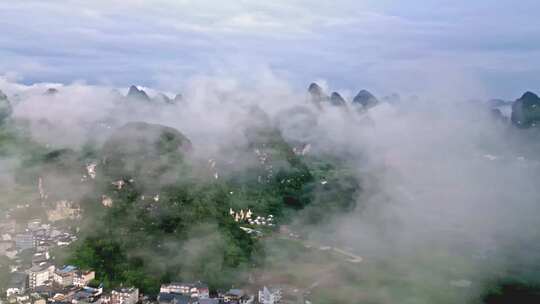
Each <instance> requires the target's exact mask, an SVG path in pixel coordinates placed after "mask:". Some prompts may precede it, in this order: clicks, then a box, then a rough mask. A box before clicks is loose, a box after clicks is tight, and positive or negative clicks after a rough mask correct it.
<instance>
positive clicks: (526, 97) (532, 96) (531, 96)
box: [520, 91, 539, 99]
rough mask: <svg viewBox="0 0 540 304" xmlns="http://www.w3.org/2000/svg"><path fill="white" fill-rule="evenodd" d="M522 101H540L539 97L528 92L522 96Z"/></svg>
mask: <svg viewBox="0 0 540 304" xmlns="http://www.w3.org/2000/svg"><path fill="white" fill-rule="evenodd" d="M520 99H539V97H538V95H536V94H534V93H533V92H531V91H527V92H525V93H524V94H523V96H521V98H520Z"/></svg>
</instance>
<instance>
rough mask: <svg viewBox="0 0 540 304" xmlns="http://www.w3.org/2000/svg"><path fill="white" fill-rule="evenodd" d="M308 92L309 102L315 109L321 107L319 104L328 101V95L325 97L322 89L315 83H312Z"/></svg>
mask: <svg viewBox="0 0 540 304" xmlns="http://www.w3.org/2000/svg"><path fill="white" fill-rule="evenodd" d="M308 92H309V95H310V99H311V102H313V103H314V104H315V105H316V106H317V107H320V106H321V102H324V101H327V100H328V99H329V97H328V95H326V94H325V93H324V91H323V89H322V88H321V87H320V86H319V85H318V84H316V83H315V82H312V83H311V84H310V85H309V88H308Z"/></svg>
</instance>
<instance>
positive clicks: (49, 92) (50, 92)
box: [44, 88, 58, 95]
mask: <svg viewBox="0 0 540 304" xmlns="http://www.w3.org/2000/svg"><path fill="white" fill-rule="evenodd" d="M44 94H45V95H56V94H58V89H57V88H48V89H47V91H45V93H44Z"/></svg>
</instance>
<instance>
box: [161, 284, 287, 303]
mask: <svg viewBox="0 0 540 304" xmlns="http://www.w3.org/2000/svg"><path fill="white" fill-rule="evenodd" d="M280 301H281V290H280V289H269V288H267V287H264V288H263V289H261V290H259V291H258V296H256V295H254V294H250V293H249V292H246V291H245V290H243V289H230V290H228V291H227V292H218V293H216V294H213V295H210V292H209V289H208V285H206V284H204V283H202V282H196V283H169V284H164V285H162V286H161V289H160V293H159V295H158V297H157V302H158V304H222V303H228V304H251V303H253V304H256V303H260V304H277V303H280Z"/></svg>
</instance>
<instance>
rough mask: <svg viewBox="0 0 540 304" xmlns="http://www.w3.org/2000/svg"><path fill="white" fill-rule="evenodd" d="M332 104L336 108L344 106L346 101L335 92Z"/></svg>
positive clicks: (332, 96) (331, 100) (331, 99)
mask: <svg viewBox="0 0 540 304" xmlns="http://www.w3.org/2000/svg"><path fill="white" fill-rule="evenodd" d="M330 103H331V104H332V105H334V106H344V105H346V101H345V99H344V98H343V97H341V95H340V94H339V93H338V92H333V93H332V95H331V96H330Z"/></svg>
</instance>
